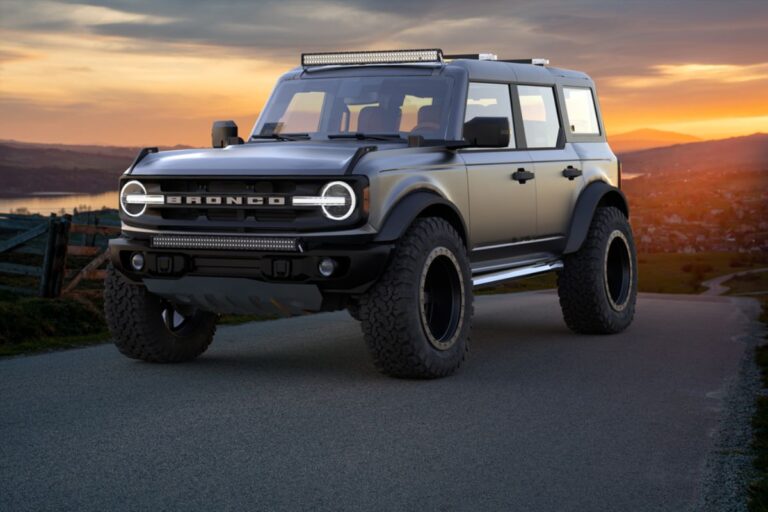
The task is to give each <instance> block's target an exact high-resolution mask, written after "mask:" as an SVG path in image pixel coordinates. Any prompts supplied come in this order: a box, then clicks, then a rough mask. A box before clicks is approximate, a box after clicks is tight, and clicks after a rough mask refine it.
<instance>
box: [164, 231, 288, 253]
mask: <svg viewBox="0 0 768 512" xmlns="http://www.w3.org/2000/svg"><path fill="white" fill-rule="evenodd" d="M152 247H156V248H158V249H223V250H232V251H276V252H299V251H300V250H301V249H300V247H299V241H298V240H297V239H295V238H276V237H275V238H271V237H246V236H209V235H157V236H153V237H152Z"/></svg>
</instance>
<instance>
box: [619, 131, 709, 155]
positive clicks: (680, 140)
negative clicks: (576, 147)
mask: <svg viewBox="0 0 768 512" xmlns="http://www.w3.org/2000/svg"><path fill="white" fill-rule="evenodd" d="M699 141H701V139H699V138H698V137H694V136H693V135H686V134H684V133H676V132H667V131H664V130H654V129H651V128H643V129H641V130H634V131H631V132H626V133H619V134H616V135H611V134H608V142H610V144H611V147H612V148H613V151H614V152H615V153H627V152H630V151H638V150H641V149H649V148H658V147H662V146H671V145H673V144H686V143H688V142H699Z"/></svg>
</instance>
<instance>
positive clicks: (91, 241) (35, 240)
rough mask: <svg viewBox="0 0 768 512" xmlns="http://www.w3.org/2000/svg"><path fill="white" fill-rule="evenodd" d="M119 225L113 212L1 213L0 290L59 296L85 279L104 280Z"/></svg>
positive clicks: (73, 288)
mask: <svg viewBox="0 0 768 512" xmlns="http://www.w3.org/2000/svg"><path fill="white" fill-rule="evenodd" d="M119 225H120V223H119V220H118V218H117V215H116V213H115V212H112V211H104V212H92V213H91V212H89V213H80V214H76V215H75V216H74V217H73V216H72V215H61V216H57V215H55V214H52V215H51V216H50V217H48V218H46V217H41V216H37V215H15V214H0V289H4V290H9V291H12V292H16V293H23V294H28V295H39V296H41V297H58V296H60V295H62V294H68V293H71V292H72V291H73V290H75V288H76V287H77V286H78V285H79V284H80V283H81V282H82V281H83V280H99V279H104V273H105V271H104V270H103V269H102V268H101V267H103V266H104V264H105V263H106V261H107V258H108V251H107V242H108V240H109V238H112V237H114V236H117V235H118V234H119V233H120V227H119ZM68 267H73V268H68ZM3 274H5V275H7V276H17V277H16V279H8V278H5V279H4V278H3ZM34 280H37V286H36V287H34Z"/></svg>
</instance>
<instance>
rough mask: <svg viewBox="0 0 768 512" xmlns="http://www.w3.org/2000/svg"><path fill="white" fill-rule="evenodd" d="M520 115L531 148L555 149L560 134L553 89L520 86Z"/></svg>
mask: <svg viewBox="0 0 768 512" xmlns="http://www.w3.org/2000/svg"><path fill="white" fill-rule="evenodd" d="M517 91H518V94H519V95H520V111H521V112H520V113H521V114H522V116H523V129H524V130H525V140H526V142H527V143H528V147H529V148H554V147H556V146H557V136H558V135H559V133H560V120H559V119H558V117H557V107H556V106H555V93H554V90H553V89H552V87H540V86H534V85H518V86H517Z"/></svg>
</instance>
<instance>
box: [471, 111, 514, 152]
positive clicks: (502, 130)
mask: <svg viewBox="0 0 768 512" xmlns="http://www.w3.org/2000/svg"><path fill="white" fill-rule="evenodd" d="M464 140H466V141H467V144H468V145H469V146H472V147H478V148H505V147H507V146H509V119H507V118H506V117H473V118H472V119H470V120H469V121H467V122H466V123H464Z"/></svg>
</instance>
